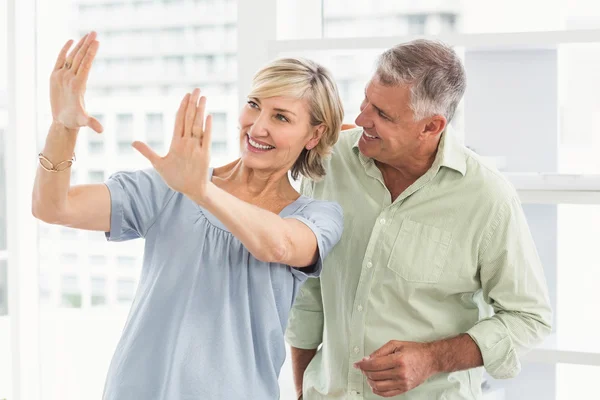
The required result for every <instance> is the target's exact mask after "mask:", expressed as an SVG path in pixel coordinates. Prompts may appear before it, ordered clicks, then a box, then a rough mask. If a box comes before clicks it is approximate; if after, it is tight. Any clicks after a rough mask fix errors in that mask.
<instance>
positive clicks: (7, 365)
mask: <svg viewBox="0 0 600 400" xmlns="http://www.w3.org/2000/svg"><path fill="white" fill-rule="evenodd" d="M7 3H8V2H6V1H0V354H1V356H0V399H5V398H6V399H12V375H11V370H12V368H11V367H12V351H11V339H10V330H11V328H10V323H11V318H10V316H9V315H8V310H9V309H8V274H7V273H8V271H7V269H8V263H7V260H6V257H7V254H6V244H7V243H6V235H7V224H6V218H7V215H6V196H7V195H8V191H7V187H6V170H5V154H6V135H7V134H8V132H7V129H8V110H7V108H8V88H7V85H8V81H7V71H8V49H7V44H8V42H7V33H8V32H7V26H8V25H7V22H8V21H7Z"/></svg>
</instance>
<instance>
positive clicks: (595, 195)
mask: <svg viewBox="0 0 600 400" xmlns="http://www.w3.org/2000/svg"><path fill="white" fill-rule="evenodd" d="M504 175H505V176H506V177H507V178H508V180H509V181H510V182H511V183H512V184H513V185H514V187H515V188H516V189H517V192H518V193H519V196H520V198H521V201H522V202H523V203H528V204H600V175H577V174H544V173H508V172H506V173H504Z"/></svg>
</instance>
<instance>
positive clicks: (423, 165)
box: [375, 145, 437, 202]
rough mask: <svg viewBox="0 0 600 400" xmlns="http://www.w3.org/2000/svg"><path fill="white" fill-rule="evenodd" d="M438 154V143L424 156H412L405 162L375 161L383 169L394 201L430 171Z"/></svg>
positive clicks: (386, 183) (385, 180)
mask: <svg viewBox="0 0 600 400" xmlns="http://www.w3.org/2000/svg"><path fill="white" fill-rule="evenodd" d="M436 154H437V145H436V147H434V148H433V150H432V151H428V152H426V153H425V155H424V156H422V157H411V158H410V159H409V160H407V161H405V162H404V163H398V164H396V165H391V164H385V163H381V162H379V161H375V165H376V166H377V168H379V170H380V171H381V175H382V176H383V181H384V183H385V186H386V187H387V189H388V190H389V192H390V194H391V196H392V202H393V201H394V200H396V198H397V197H398V196H399V195H400V194H402V192H404V191H405V190H406V189H407V188H408V187H409V186H410V185H412V184H413V183H415V182H416V181H417V180H418V179H419V178H420V177H422V176H423V175H425V173H426V172H427V171H429V169H430V168H431V166H432V165H433V162H434V161H435V157H436Z"/></svg>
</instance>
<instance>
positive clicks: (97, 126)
mask: <svg viewBox="0 0 600 400" xmlns="http://www.w3.org/2000/svg"><path fill="white" fill-rule="evenodd" d="M86 125H87V126H89V127H90V128H92V129H93V130H94V131H96V132H97V133H102V132H103V131H104V127H103V126H102V124H101V123H100V121H98V120H97V119H96V118H94V117H89V118H88V120H87V123H86Z"/></svg>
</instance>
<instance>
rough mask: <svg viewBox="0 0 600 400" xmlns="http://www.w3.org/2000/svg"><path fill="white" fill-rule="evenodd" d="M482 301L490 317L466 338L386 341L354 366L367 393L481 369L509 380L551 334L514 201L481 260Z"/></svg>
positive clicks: (495, 223)
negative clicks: (529, 352) (526, 355)
mask: <svg viewBox="0 0 600 400" xmlns="http://www.w3.org/2000/svg"><path fill="white" fill-rule="evenodd" d="M479 272H480V279H481V286H482V290H483V296H484V299H485V301H486V302H487V303H489V304H491V305H492V307H493V308H494V311H495V315H494V316H493V317H491V318H487V319H483V320H481V321H479V322H478V323H477V324H475V325H474V326H473V327H472V328H471V329H469V330H468V331H467V333H466V334H462V335H459V336H457V337H454V338H451V339H445V340H440V341H436V342H432V343H414V342H400V341H390V342H388V343H387V344H385V345H384V346H383V347H382V348H380V349H379V350H377V351H376V352H375V353H373V354H372V355H371V356H369V357H366V358H365V359H363V360H362V361H360V362H358V363H356V364H355V367H356V368H360V369H361V370H362V371H363V373H364V374H365V375H366V376H367V378H368V383H369V385H370V386H371V388H372V389H373V393H375V394H378V395H380V396H383V397H391V396H396V395H399V394H401V393H405V392H407V391H408V390H411V389H413V388H415V387H417V386H419V385H420V384H422V383H423V382H424V381H425V380H426V379H428V378H429V377H430V376H432V375H435V374H438V373H444V372H454V371H460V370H464V369H470V368H475V367H478V366H481V365H483V366H485V368H486V370H487V372H488V373H489V374H490V375H491V376H492V377H494V378H496V379H506V378H512V377H515V376H516V375H517V374H518V373H519V371H520V369H521V363H520V359H519V357H520V355H521V354H522V353H523V352H525V351H527V350H529V349H531V348H532V347H534V346H536V345H537V344H539V343H540V342H541V341H542V340H543V338H544V337H545V336H546V335H547V334H548V333H550V331H551V315H552V312H551V309H550V306H549V299H548V290H547V287H546V280H545V278H544V271H543V269H542V266H541V263H540V260H539V257H538V255H537V250H536V248H535V244H534V242H533V239H532V237H531V234H530V232H529V228H528V226H527V222H526V219H525V215H524V213H523V210H522V207H521V205H520V203H519V200H518V198H517V197H516V195H515V196H514V197H513V198H511V199H508V200H507V201H506V202H505V204H503V205H502V206H501V207H499V208H498V211H497V212H496V214H495V215H494V216H493V220H492V222H491V224H490V227H489V229H488V230H487V231H486V233H485V236H484V239H483V245H482V246H481V250H480V254H479Z"/></svg>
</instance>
